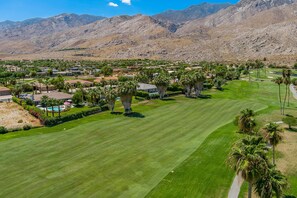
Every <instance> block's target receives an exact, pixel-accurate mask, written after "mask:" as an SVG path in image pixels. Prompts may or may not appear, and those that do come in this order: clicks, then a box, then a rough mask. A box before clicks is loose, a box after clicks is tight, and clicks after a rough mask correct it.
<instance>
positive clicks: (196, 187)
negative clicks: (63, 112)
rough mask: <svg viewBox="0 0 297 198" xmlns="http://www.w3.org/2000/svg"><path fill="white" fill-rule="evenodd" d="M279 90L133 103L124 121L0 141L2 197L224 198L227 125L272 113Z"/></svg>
mask: <svg viewBox="0 0 297 198" xmlns="http://www.w3.org/2000/svg"><path fill="white" fill-rule="evenodd" d="M277 90H278V88H277V86H276V85H275V84H274V83H272V82H270V81H268V80H267V81H264V82H248V81H243V80H242V81H231V82H228V84H227V85H225V86H224V90H223V91H219V90H216V89H211V90H208V91H206V92H204V94H205V95H208V96H209V97H207V99H189V98H185V97H184V96H175V97H171V98H169V99H167V100H162V101H161V100H150V101H138V102H135V103H134V104H133V111H134V112H136V113H134V114H133V116H129V117H126V116H124V115H121V114H118V115H117V114H110V112H103V113H101V114H97V115H94V116H90V117H86V118H83V119H80V120H76V121H71V122H67V123H64V124H61V125H58V126H55V127H48V128H47V127H44V128H38V129H32V130H30V131H26V132H25V131H24V132H18V133H8V134H5V135H1V136H0V152H1V155H0V174H1V176H2V180H1V185H0V197H62V196H63V197H71V198H72V197H82V196H83V197H227V195H228V191H229V189H230V186H231V184H232V181H233V178H234V176H235V173H234V171H233V170H232V169H231V168H229V167H228V165H227V164H226V160H227V156H228V153H229V152H230V148H231V147H232V145H233V144H234V142H235V141H236V140H237V139H238V138H239V136H240V135H239V134H238V133H236V130H237V129H236V126H235V125H234V124H233V120H234V118H235V116H237V115H238V114H239V112H240V111H241V110H244V109H246V108H250V109H252V110H254V111H256V112H257V113H258V116H264V115H269V114H271V112H275V111H276V110H278V105H279V103H278V100H277V94H278V93H277ZM290 108H291V109H294V108H296V102H295V101H294V100H293V99H292V100H291V107H290ZM116 111H123V110H122V109H121V108H120V107H118V106H117V108H116ZM292 174H296V172H295V173H292ZM288 178H289V183H291V188H290V189H289V191H288V193H289V194H292V195H296V194H294V193H297V192H296V191H297V189H296V187H295V189H294V186H292V185H293V184H296V178H295V177H294V175H293V176H288Z"/></svg>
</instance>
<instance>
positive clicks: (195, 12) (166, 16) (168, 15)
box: [153, 3, 231, 23]
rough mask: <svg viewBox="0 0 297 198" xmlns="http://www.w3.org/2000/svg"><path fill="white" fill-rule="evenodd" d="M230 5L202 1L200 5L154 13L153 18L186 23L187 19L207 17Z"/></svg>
mask: <svg viewBox="0 0 297 198" xmlns="http://www.w3.org/2000/svg"><path fill="white" fill-rule="evenodd" d="M229 6H231V4H229V3H222V4H209V3H202V4H199V5H193V6H191V7H189V8H187V9H185V10H168V11H166V12H163V13H160V14H157V15H154V16H153V18H155V19H157V20H161V21H170V22H172V23H184V22H187V21H191V20H195V19H200V18H204V17H207V16H209V15H211V14H214V13H216V12H218V11H220V10H222V9H225V8H227V7H229Z"/></svg>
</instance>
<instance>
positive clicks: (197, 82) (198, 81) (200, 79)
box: [193, 71, 206, 97]
mask: <svg viewBox="0 0 297 198" xmlns="http://www.w3.org/2000/svg"><path fill="white" fill-rule="evenodd" d="M205 80H206V78H205V76H204V74H203V73H202V72H201V71H198V72H195V73H194V74H193V82H194V89H195V94H196V97H199V96H200V95H201V92H202V90H203V83H204V81H205Z"/></svg>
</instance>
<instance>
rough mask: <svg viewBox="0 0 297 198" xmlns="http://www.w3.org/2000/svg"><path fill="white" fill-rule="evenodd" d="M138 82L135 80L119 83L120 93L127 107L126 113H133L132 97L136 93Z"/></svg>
mask: <svg viewBox="0 0 297 198" xmlns="http://www.w3.org/2000/svg"><path fill="white" fill-rule="evenodd" d="M137 86H138V85H137V83H136V82H135V81H125V82H120V83H119V85H118V93H119V96H120V97H121V102H122V104H123V106H124V108H125V113H128V114H129V113H131V112H132V109H131V104H132V97H133V96H134V95H135V93H136V89H137Z"/></svg>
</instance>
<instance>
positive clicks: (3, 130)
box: [0, 126, 8, 134]
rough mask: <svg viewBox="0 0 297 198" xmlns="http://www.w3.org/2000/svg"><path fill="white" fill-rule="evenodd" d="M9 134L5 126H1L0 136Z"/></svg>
mask: <svg viewBox="0 0 297 198" xmlns="http://www.w3.org/2000/svg"><path fill="white" fill-rule="evenodd" d="M7 132H8V130H7V129H6V128H5V127H4V126H0V134H5V133H7Z"/></svg>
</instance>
